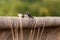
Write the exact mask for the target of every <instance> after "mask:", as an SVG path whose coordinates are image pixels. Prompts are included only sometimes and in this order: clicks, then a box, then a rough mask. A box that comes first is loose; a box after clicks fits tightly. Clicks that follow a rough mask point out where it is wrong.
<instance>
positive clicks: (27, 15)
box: [24, 12, 33, 18]
mask: <svg viewBox="0 0 60 40" xmlns="http://www.w3.org/2000/svg"><path fill="white" fill-rule="evenodd" d="M24 17H26V18H28V17H29V18H33V16H32V15H31V14H30V13H29V12H28V13H26V14H25V15H24Z"/></svg>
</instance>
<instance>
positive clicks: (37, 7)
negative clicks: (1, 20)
mask: <svg viewBox="0 0 60 40" xmlns="http://www.w3.org/2000/svg"><path fill="white" fill-rule="evenodd" d="M26 11H29V12H30V13H31V14H32V15H33V16H60V1H58V0H55V1H54V0H0V15H1V16H7V15H8V16H17V14H18V12H22V13H23V14H24V13H25V12H26Z"/></svg>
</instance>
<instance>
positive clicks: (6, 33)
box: [0, 27, 60, 40]
mask: <svg viewBox="0 0 60 40" xmlns="http://www.w3.org/2000/svg"><path fill="white" fill-rule="evenodd" d="M33 30H34V29H33ZM33 30H32V32H33ZM30 31H31V29H28V28H26V29H23V39H24V40H29V39H28V38H29V35H30ZM41 31H42V28H40V30H39V36H38V40H60V27H56V28H54V27H53V28H45V29H44V31H43V33H42V36H41ZM37 34H38V28H37V29H35V32H34V36H33V40H36V38H37ZM40 36H41V39H40ZM31 37H32V36H31ZM0 40H13V37H12V33H11V30H10V29H8V30H6V29H5V30H0ZM18 40H20V31H19V30H18ZM30 40H31V38H30Z"/></svg>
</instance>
